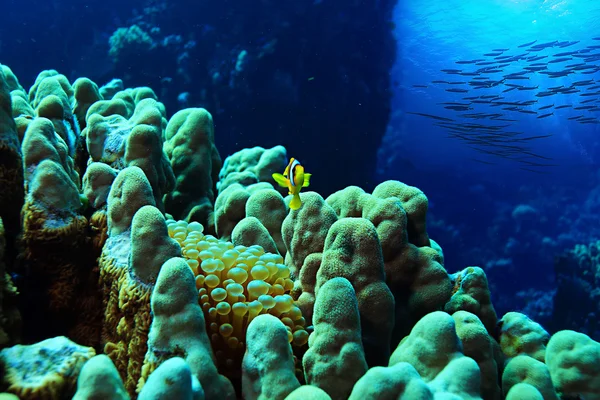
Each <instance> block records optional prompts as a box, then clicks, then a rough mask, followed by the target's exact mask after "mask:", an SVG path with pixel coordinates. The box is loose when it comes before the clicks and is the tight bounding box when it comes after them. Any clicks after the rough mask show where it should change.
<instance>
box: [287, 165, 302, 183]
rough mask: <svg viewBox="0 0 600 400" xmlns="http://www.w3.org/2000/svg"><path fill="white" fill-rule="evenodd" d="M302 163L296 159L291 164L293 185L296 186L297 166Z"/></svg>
mask: <svg viewBox="0 0 600 400" xmlns="http://www.w3.org/2000/svg"><path fill="white" fill-rule="evenodd" d="M299 165H300V161H298V160H294V162H293V163H292V165H290V177H289V180H290V183H291V184H292V186H296V167H297V166H299Z"/></svg>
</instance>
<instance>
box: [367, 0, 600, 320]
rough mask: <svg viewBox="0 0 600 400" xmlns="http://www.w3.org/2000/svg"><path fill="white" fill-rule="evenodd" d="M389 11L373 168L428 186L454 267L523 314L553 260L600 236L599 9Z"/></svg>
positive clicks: (575, 5) (432, 224)
mask: <svg viewBox="0 0 600 400" xmlns="http://www.w3.org/2000/svg"><path fill="white" fill-rule="evenodd" d="M394 19H395V22H396V29H395V35H396V38H397V40H398V57H397V63H396V64H395V66H394V68H393V72H392V74H393V80H394V98H393V100H392V102H393V108H392V110H393V111H392V115H391V120H390V124H389V125H388V129H387V133H386V136H385V137H384V139H383V145H382V147H381V148H380V157H379V159H378V162H379V164H378V172H379V174H380V176H382V177H391V176H394V177H395V178H396V179H401V180H404V181H406V182H407V183H409V184H415V185H416V186H418V187H420V188H421V189H423V190H424V191H425V193H427V194H428V197H429V200H430V215H431V217H430V218H429V221H428V222H429V229H430V231H431V235H432V237H434V238H436V240H439V242H440V243H441V244H442V247H443V248H444V249H445V254H446V257H447V268H449V269H452V268H454V267H456V268H458V267H460V266H464V265H465V264H469V263H478V264H481V265H483V266H487V270H486V271H487V272H488V277H489V278H490V280H491V281H492V284H493V286H494V287H496V288H497V290H498V292H497V293H498V294H496V296H495V301H498V303H495V304H498V306H497V307H500V309H501V310H506V309H510V308H515V307H516V308H519V309H522V310H523V309H527V310H529V309H528V308H527V307H530V306H531V307H533V305H531V304H532V303H533V302H532V301H531V299H534V298H535V299H539V298H545V299H547V300H548V299H550V298H551V297H552V294H551V293H552V290H555V288H556V281H555V278H556V277H555V272H554V264H555V257H556V255H557V254H560V253H561V252H563V251H566V250H568V249H570V248H572V247H573V246H574V245H575V244H576V243H590V242H593V241H594V240H596V239H598V237H599V234H600V231H599V230H598V228H597V227H598V222H600V221H599V219H598V213H597V211H598V195H597V191H598V183H599V181H598V166H599V164H598V162H599V161H600V148H599V146H600V142H599V140H598V135H599V134H600V124H599V122H600V119H599V118H600V108H599V106H600V91H598V88H599V86H598V85H600V56H599V55H600V40H599V39H600V38H599V37H598V36H600V4H598V3H597V2H595V1H569V0H546V1H495V0H486V1H480V0H479V1H478V0H465V1H463V0H449V1H428V2H424V1H418V0H406V1H401V2H399V3H398V5H397V7H396V9H395V16H394ZM594 39H596V40H594ZM536 46H538V47H536ZM561 58H562V60H561ZM555 60H558V62H550V63H547V62H548V61H555ZM470 61H476V63H475V62H474V63H471V62H470ZM457 62H458V63H457ZM578 64H579V65H578ZM582 64H585V66H582ZM526 68H529V70H528V69H526ZM573 68H574V69H573ZM577 68H582V69H577ZM442 70H446V72H444V71H442ZM452 70H454V71H452ZM488 71H491V72H488ZM548 71H554V74H548ZM561 71H563V72H564V71H567V72H569V73H568V74H567V75H566V76H558V75H561V74H560V72H561ZM556 72H558V73H556ZM460 73H466V75H461V74H460ZM511 74H513V75H511ZM515 77H516V78H515ZM513 78H514V79H513ZM477 80H479V82H483V83H488V84H487V85H478V82H477ZM582 81H588V82H582ZM432 82H437V83H432ZM443 82H448V83H443ZM573 85H575V86H573ZM578 85H582V86H578ZM569 88H570V89H569ZM573 88H574V89H573ZM588 88H590V89H591V90H589V89H588ZM448 89H449V90H450V91H448ZM457 89H458V90H457ZM553 91H554V92H553ZM561 91H562V92H561ZM564 91H566V92H567V93H564ZM465 97H466V98H467V99H465ZM473 101H474V102H473ZM442 103H443V104H442ZM507 103H508V104H507ZM444 107H448V108H452V107H457V110H452V109H448V108H444ZM578 107H583V109H575V108H578ZM508 108H512V109H508ZM414 113H421V114H429V115H434V116H436V117H441V118H447V119H451V120H452V122H448V120H440V119H439V118H438V119H436V118H434V117H431V116H422V115H415V114H414ZM547 114H551V115H547ZM539 117H541V118H539ZM570 118H571V119H570ZM469 124H470V125H469ZM499 126H500V127H499ZM490 127H491V128H490ZM531 137H534V139H526V140H523V141H519V140H516V141H512V142H511V143H506V142H501V141H502V140H507V138H531ZM538 137H539V138H538ZM500 138H501V139H500ZM508 140H510V139H508ZM502 146H508V147H502ZM510 146H513V147H510ZM536 290H539V291H537V292H535V294H534V291H536ZM508 299H510V300H508ZM538 302H539V301H538ZM538 307H539V305H538ZM544 307H545V308H546V309H551V308H552V305H551V302H550V301H548V302H547V304H546V305H545V306H544ZM530 311H531V310H530ZM532 312H533V311H532Z"/></svg>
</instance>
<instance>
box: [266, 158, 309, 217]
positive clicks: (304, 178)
mask: <svg viewBox="0 0 600 400" xmlns="http://www.w3.org/2000/svg"><path fill="white" fill-rule="evenodd" d="M310 176H311V174H307V173H305V172H304V167H303V166H302V164H300V161H298V160H296V159H295V158H292V159H291V160H290V163H289V164H288V166H287V167H286V168H285V171H283V175H282V174H278V173H275V174H273V179H275V182H277V183H278V184H279V186H281V187H285V188H288V190H289V194H291V195H292V196H293V198H292V201H291V202H290V208H291V209H292V210H297V209H299V208H300V206H302V201H301V200H300V190H301V189H302V188H303V187H307V186H308V185H309V183H310Z"/></svg>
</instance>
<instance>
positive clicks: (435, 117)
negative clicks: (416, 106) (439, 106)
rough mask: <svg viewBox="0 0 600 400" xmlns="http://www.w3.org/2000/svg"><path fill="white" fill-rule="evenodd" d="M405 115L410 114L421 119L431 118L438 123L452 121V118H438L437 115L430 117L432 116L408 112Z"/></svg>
mask: <svg viewBox="0 0 600 400" xmlns="http://www.w3.org/2000/svg"><path fill="white" fill-rule="evenodd" d="M406 113H407V114H412V115H419V116H421V117H427V118H433V119H437V120H439V121H454V120H453V119H452V118H444V117H438V116H437V115H432V114H425V113H418V112H410V111H407V112H406Z"/></svg>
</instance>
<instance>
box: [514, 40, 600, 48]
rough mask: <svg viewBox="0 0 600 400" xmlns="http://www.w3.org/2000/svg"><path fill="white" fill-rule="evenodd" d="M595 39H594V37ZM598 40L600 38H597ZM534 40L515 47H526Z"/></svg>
mask: <svg viewBox="0 0 600 400" xmlns="http://www.w3.org/2000/svg"><path fill="white" fill-rule="evenodd" d="M594 40H595V39H594ZM598 40H600V39H598ZM535 42H537V40H534V41H533V42H529V43H523V44H521V45H519V46H517V47H527V46H531V45H532V44H534V43H535Z"/></svg>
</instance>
